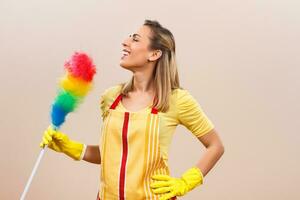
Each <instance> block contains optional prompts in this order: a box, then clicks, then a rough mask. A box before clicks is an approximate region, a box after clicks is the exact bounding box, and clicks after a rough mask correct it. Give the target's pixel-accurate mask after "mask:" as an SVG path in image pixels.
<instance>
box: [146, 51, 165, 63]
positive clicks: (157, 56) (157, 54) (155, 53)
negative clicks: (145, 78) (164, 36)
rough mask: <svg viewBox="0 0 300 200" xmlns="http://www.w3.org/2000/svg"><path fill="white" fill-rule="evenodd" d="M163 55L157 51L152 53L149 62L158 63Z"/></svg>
mask: <svg viewBox="0 0 300 200" xmlns="http://www.w3.org/2000/svg"><path fill="white" fill-rule="evenodd" d="M161 55H162V51H161V50H159V49H157V50H154V51H152V52H151V54H150V56H149V58H148V61H156V60H158V59H159V58H160V57H161Z"/></svg>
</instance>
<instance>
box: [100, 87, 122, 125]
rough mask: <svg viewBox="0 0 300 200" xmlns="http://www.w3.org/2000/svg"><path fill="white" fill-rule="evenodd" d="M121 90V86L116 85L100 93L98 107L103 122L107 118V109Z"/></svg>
mask: <svg viewBox="0 0 300 200" xmlns="http://www.w3.org/2000/svg"><path fill="white" fill-rule="evenodd" d="M121 88H122V85H121V84H118V85H115V86H112V87H109V88H107V89H106V90H105V91H104V92H102V93H101V95H100V99H99V106H100V114H101V117H102V120H104V118H105V117H106V116H107V114H108V111H109V107H110V105H111V104H112V102H113V101H114V99H115V98H116V95H118V93H119V92H120V90H121Z"/></svg>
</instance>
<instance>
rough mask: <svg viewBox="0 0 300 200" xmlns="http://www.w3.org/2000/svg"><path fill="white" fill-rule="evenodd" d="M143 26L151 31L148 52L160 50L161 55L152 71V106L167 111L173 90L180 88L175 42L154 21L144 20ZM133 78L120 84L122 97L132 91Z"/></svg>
mask: <svg viewBox="0 0 300 200" xmlns="http://www.w3.org/2000/svg"><path fill="white" fill-rule="evenodd" d="M144 25H145V26H148V27H149V28H150V29H151V32H152V35H151V37H150V45H149V49H150V50H158V49H159V50H161V51H162V55H161V57H160V58H159V59H158V60H157V61H156V66H155V69H154V71H153V78H154V88H155V89H156V91H155V99H154V102H153V105H152V106H155V107H156V109H158V110H159V111H160V112H167V111H168V110H169V99H170V95H171V92H172V91H173V90H174V89H177V88H181V87H180V83H179V76H178V70H177V62H176V57H175V40H174V36H173V34H172V33H171V32H170V31H169V30H168V29H166V28H164V27H162V26H161V25H160V23H159V22H157V21H155V20H145V22H144ZM133 79H134V78H133V77H132V78H131V80H130V81H128V82H126V83H121V85H122V90H121V93H122V94H123V95H125V96H126V95H128V93H129V92H130V91H132V90H133V84H134V83H133Z"/></svg>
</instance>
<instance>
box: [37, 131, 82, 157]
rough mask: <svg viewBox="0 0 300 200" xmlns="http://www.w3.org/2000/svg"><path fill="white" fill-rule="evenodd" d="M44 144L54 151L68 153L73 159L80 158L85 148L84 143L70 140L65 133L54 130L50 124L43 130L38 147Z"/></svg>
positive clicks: (42, 146)
mask: <svg viewBox="0 0 300 200" xmlns="http://www.w3.org/2000/svg"><path fill="white" fill-rule="evenodd" d="M45 145H48V147H49V148H50V149H52V150H54V151H57V152H61V153H64V154H66V155H68V156H69V157H71V158H73V159H74V160H81V159H82V156H83V155H84V151H85V148H86V145H85V144H82V143H79V142H76V141H73V140H70V139H69V137H68V136H67V135H66V134H64V133H62V132H60V131H56V130H54V129H53V128H52V127H51V126H49V127H48V128H47V129H46V130H45V132H44V136H43V140H42V142H41V143H40V147H41V148H44V147H45Z"/></svg>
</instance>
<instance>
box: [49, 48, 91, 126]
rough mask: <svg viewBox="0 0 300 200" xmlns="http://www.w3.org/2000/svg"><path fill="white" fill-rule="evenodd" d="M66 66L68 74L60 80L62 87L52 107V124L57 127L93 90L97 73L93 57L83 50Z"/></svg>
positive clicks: (75, 54) (76, 53) (66, 63)
mask: <svg viewBox="0 0 300 200" xmlns="http://www.w3.org/2000/svg"><path fill="white" fill-rule="evenodd" d="M64 67H65V69H66V71H67V74H66V75H65V76H64V77H63V78H62V79H61V80H60V84H59V85H60V88H59V90H58V94H57V96H56V98H55V100H54V102H53V104H52V109H51V120H52V126H53V127H54V128H56V129H58V128H59V127H60V126H61V125H62V124H63V123H64V121H65V118H66V116H67V114H68V113H70V112H72V111H74V110H75V109H76V107H77V106H78V104H79V103H80V102H82V100H83V98H84V96H85V95H86V94H87V93H88V92H89V91H90V90H91V87H92V81H93V77H94V74H95V73H96V68H95V65H94V64H93V61H92V59H91V58H90V57H89V56H88V55H86V54H85V53H82V52H75V53H74V55H73V56H72V57H71V59H70V60H68V61H67V62H65V65H64Z"/></svg>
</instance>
